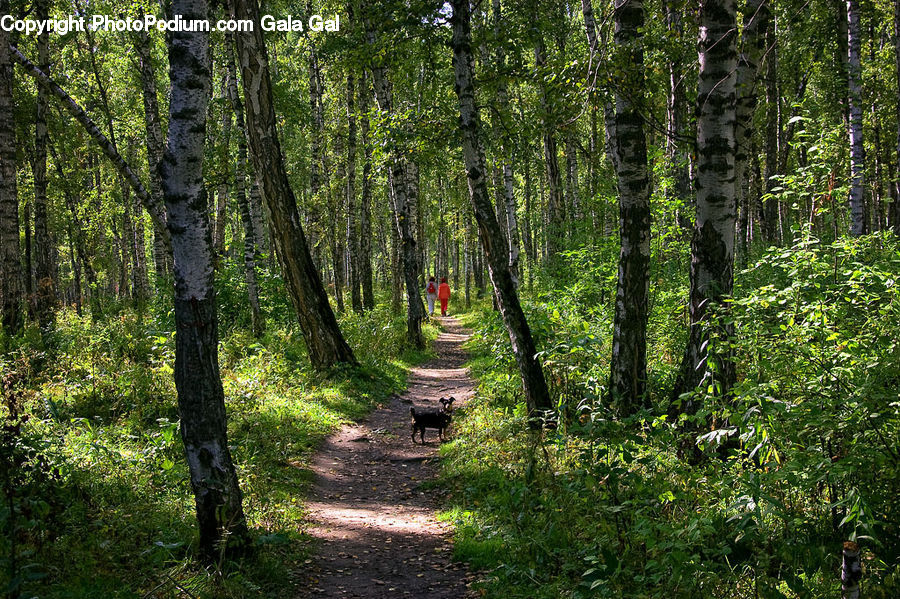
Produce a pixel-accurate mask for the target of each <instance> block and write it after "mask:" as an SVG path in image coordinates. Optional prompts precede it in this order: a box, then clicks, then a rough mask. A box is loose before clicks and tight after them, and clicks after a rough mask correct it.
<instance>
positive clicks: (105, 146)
mask: <svg viewBox="0 0 900 599" xmlns="http://www.w3.org/2000/svg"><path fill="white" fill-rule="evenodd" d="M8 47H9V51H10V52H11V54H12V58H13V60H15V61H16V62H18V63H19V64H20V65H21V66H22V69H23V70H24V71H25V73H26V74H27V75H29V76H30V77H32V78H33V79H34V80H35V81H36V82H37V83H38V84H39V85H44V86H46V87H47V89H48V91H49V92H50V93H51V94H52V95H53V96H55V97H56V98H57V99H58V100H59V101H60V102H61V103H62V105H63V108H65V109H66V112H68V113H69V114H70V115H71V116H72V118H74V119H75V120H76V121H78V123H79V124H81V126H82V127H84V129H85V131H87V133H88V135H90V136H91V138H92V139H93V140H94V142H95V143H96V144H97V145H98V146H100V150H101V151H102V152H103V155H104V156H106V157H107V158H108V159H109V161H110V163H111V164H112V167H113V169H115V171H116V173H117V174H118V175H120V176H122V177H123V178H124V180H125V182H126V183H128V184H129V185H130V186H131V189H132V191H134V193H135V194H137V196H138V198H140V200H141V204H142V205H143V206H144V208H145V209H146V210H147V213H148V214H149V215H150V218H151V219H152V220H153V225H154V226H155V227H159V229H160V231H161V235H162V236H163V241H164V243H165V244H166V245H168V246H170V245H171V237H170V233H169V229H168V228H167V227H166V221H165V207H164V206H162V205H161V204H158V203H157V202H156V200H155V199H154V198H153V197H152V196H151V195H150V193H149V192H148V191H147V188H145V187H144V184H143V183H142V182H141V179H140V177H138V175H137V173H135V172H134V170H133V169H132V168H131V166H130V165H129V164H128V163H127V162H126V161H125V159H123V158H122V156H121V155H120V154H119V152H118V151H117V150H116V149H115V147H114V146H113V144H112V143H111V142H110V140H109V139H108V138H107V137H106V136H105V135H104V134H103V133H102V132H101V131H100V129H99V128H98V127H97V124H96V123H94V121H93V120H92V119H91V117H89V116H88V115H87V113H86V112H85V111H84V108H82V107H81V105H79V104H78V102H76V101H75V100H74V99H72V97H71V96H70V95H69V94H68V93H66V91H65V90H64V89H63V88H61V87H60V86H59V85H57V84H56V82H54V81H53V80H52V79H50V77H49V76H48V75H47V74H46V73H44V72H43V71H42V70H41V69H39V68H38V67H37V66H35V65H34V63H32V62H31V61H30V60H28V58H26V57H25V55H24V54H22V52H21V51H19V50H18V49H17V48H16V47H14V46H8Z"/></svg>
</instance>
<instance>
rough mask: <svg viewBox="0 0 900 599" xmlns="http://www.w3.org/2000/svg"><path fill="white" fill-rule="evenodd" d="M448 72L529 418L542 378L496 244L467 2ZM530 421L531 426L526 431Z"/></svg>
mask: <svg viewBox="0 0 900 599" xmlns="http://www.w3.org/2000/svg"><path fill="white" fill-rule="evenodd" d="M451 4H452V6H453V17H452V24H453V40H452V43H451V45H452V48H453V70H454V73H455V76H456V95H457V97H458V98H459V112H460V130H461V133H462V136H463V155H464V156H465V161H466V176H467V177H468V181H469V197H470V199H471V202H472V208H473V210H474V211H475V219H476V221H477V223H478V231H479V235H480V237H481V240H482V245H483V246H484V250H485V255H486V257H487V260H488V269H489V273H490V276H491V282H492V283H493V285H494V290H495V292H496V297H497V300H498V303H499V305H500V313H501V315H502V316H503V321H504V323H505V324H506V329H507V331H508V332H509V339H510V342H511V344H512V350H513V354H514V355H515V357H516V363H517V364H518V366H519V373H520V374H521V376H522V384H523V387H524V390H525V403H526V406H527V407H528V411H529V415H530V416H532V417H535V416H537V415H538V414H537V411H538V410H549V409H550V408H551V407H552V402H551V400H550V393H549V390H548V389H547V383H546V381H545V380H544V372H543V370H542V369H541V363H540V361H539V360H538V358H537V348H536V347H535V344H534V340H533V339H532V337H531V329H530V328H529V327H528V322H527V321H526V320H525V314H524V312H523V311H522V307H521V305H520V304H519V297H518V295H517V294H516V288H515V285H514V284H513V279H512V276H511V275H510V272H509V265H508V252H507V251H506V246H505V245H503V244H502V239H503V234H502V231H501V230H500V225H499V224H498V222H497V218H496V216H495V214H494V210H493V207H492V206H491V200H490V196H489V195H488V190H487V183H486V181H485V160H484V150H483V149H482V146H481V139H480V134H481V132H480V128H481V125H480V122H479V117H478V110H477V108H476V106H475V87H474V73H473V67H472V52H471V34H470V28H469V0H453V1H452V3H451ZM534 424H535V421H534V420H533V421H532V425H534Z"/></svg>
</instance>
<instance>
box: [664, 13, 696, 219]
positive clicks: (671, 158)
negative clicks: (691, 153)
mask: <svg viewBox="0 0 900 599" xmlns="http://www.w3.org/2000/svg"><path fill="white" fill-rule="evenodd" d="M665 10H666V31H667V32H668V34H669V35H670V36H671V38H672V39H673V40H680V39H681V38H682V36H683V35H684V25H683V16H682V11H683V10H684V6H676V3H675V2H674V0H666V2H665ZM684 78H685V69H684V65H683V64H681V63H680V61H675V60H670V61H669V90H668V92H669V93H668V97H667V99H666V161H667V163H668V170H669V173H670V177H671V179H672V183H671V184H670V185H669V186H668V187H667V188H666V197H667V199H669V200H670V201H673V200H677V201H678V202H680V203H681V204H682V205H683V206H685V207H688V206H689V205H690V204H691V177H690V172H689V171H688V166H689V158H688V153H687V151H686V150H685V142H684V141H683V139H682V138H683V137H684V136H685V131H684V124H685V120H686V119H685V112H686V104H687V101H686V100H685V93H684ZM675 218H676V220H677V221H678V222H679V224H682V223H687V224H688V225H689V223H690V219H689V218H685V217H684V215H683V213H682V212H680V211H678V212H677V213H676V215H675Z"/></svg>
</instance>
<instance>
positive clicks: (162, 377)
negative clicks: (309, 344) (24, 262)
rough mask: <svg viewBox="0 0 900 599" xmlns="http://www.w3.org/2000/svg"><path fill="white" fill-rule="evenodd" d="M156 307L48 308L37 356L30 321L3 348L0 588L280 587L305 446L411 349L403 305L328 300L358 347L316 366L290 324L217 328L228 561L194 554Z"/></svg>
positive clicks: (217, 593) (386, 378)
mask: <svg viewBox="0 0 900 599" xmlns="http://www.w3.org/2000/svg"><path fill="white" fill-rule="evenodd" d="M226 272H227V271H226ZM239 274H240V273H237V274H236V275H235V276H239ZM228 284H229V285H230V284H232V283H231V282H230V281H229V282H228ZM226 287H227V286H226ZM226 298H227V293H226ZM228 309H229V307H228V303H227V301H226V302H225V305H224V306H223V310H226V311H227V310H228ZM168 321H169V315H168V313H167V311H166V310H161V316H160V317H159V318H156V317H153V316H141V315H139V314H135V313H134V312H133V311H130V310H125V309H123V310H121V311H119V313H118V314H116V315H115V316H111V317H109V318H106V319H105V320H104V321H102V322H92V321H91V319H90V318H89V317H87V316H85V317H78V316H77V315H75V314H74V312H73V311H71V310H64V311H61V312H60V314H59V319H58V325H57V330H56V334H55V335H56V336H55V340H54V343H55V346H54V348H53V350H52V351H53V359H52V361H47V360H44V367H43V368H41V369H38V368H35V363H36V361H37V360H40V359H41V355H42V350H39V349H38V348H39V347H40V340H39V338H38V337H36V338H35V339H34V340H33V341H32V342H30V343H29V342H28V341H27V339H23V340H19V341H18V343H19V344H20V345H19V346H18V349H17V350H16V351H14V352H9V353H7V356H8V357H7V359H6V360H5V361H4V362H3V364H2V373H3V376H4V380H6V381H10V383H9V385H8V386H7V387H8V388H5V389H4V400H5V406H4V407H3V408H2V409H0V416H2V417H3V418H4V422H5V424H4V428H3V431H2V435H3V438H2V441H3V442H2V444H0V461H2V466H3V468H2V471H3V473H4V478H3V480H2V481H0V491H2V496H0V498H2V500H3V501H2V507H0V528H2V530H3V534H2V535H0V549H2V551H0V553H2V555H3V556H4V558H3V561H2V562H0V567H2V574H0V587H3V588H7V592H9V593H18V592H21V593H22V596H33V595H38V596H41V597H48V598H53V597H98V596H102V597H136V596H151V597H152V596H159V597H162V596H172V595H173V594H177V593H178V592H179V590H178V589H179V588H183V589H186V590H187V591H189V592H190V593H192V594H193V595H194V596H197V597H244V596H250V595H254V596H259V594H264V595H265V596H267V597H281V596H292V594H293V592H294V585H295V584H296V582H295V580H294V579H293V577H292V573H293V572H294V571H296V569H297V564H299V563H301V562H302V560H303V559H304V556H305V555H306V554H307V552H308V550H309V549H308V539H307V538H306V537H305V536H304V535H303V533H302V527H301V522H302V516H303V504H302V497H303V493H304V489H305V488H306V486H307V484H308V481H309V471H308V467H307V463H308V459H309V457H310V454H311V452H312V450H313V449H314V448H315V447H316V446H317V444H318V442H319V441H320V440H321V439H322V438H324V436H325V435H327V434H328V433H330V432H331V431H333V430H334V429H335V427H337V426H339V425H340V424H341V423H343V422H346V421H348V420H351V419H356V418H360V417H362V416H363V415H365V414H366V413H367V412H368V411H369V410H370V409H371V407H372V406H374V405H376V404H377V403H379V402H381V401H383V400H384V399H386V398H387V397H388V396H390V395H391V394H392V393H395V392H397V391H399V390H400V389H401V388H402V386H403V381H404V379H405V372H406V368H405V366H406V364H408V363H411V362H416V361H418V360H421V359H422V358H423V356H422V355H421V354H416V353H413V352H409V351H406V350H404V342H403V340H404V339H405V332H404V331H405V321H404V320H403V319H402V318H396V317H393V316H391V315H390V314H389V311H388V310H387V309H386V308H385V307H383V306H381V305H379V306H378V307H377V308H376V310H375V311H373V312H370V313H369V314H368V315H367V316H366V317H360V316H356V315H345V316H344V318H343V319H342V323H341V324H342V328H343V331H344V333H345V334H346V335H347V337H348V340H349V342H350V343H351V344H352V345H354V346H355V347H367V348H371V349H372V351H366V352H360V356H361V358H362V361H363V364H362V365H361V366H360V367H359V368H357V369H349V370H346V371H336V372H332V373H330V374H316V373H314V372H313V371H312V370H311V369H310V368H309V365H308V360H307V358H306V350H305V347H304V346H303V342H302V338H301V337H300V335H299V332H298V331H297V330H296V328H295V327H294V326H292V325H287V324H280V325H270V327H269V331H268V332H267V333H266V334H265V336H264V337H263V338H262V339H259V340H256V339H253V338H252V336H250V335H249V334H248V332H247V331H246V329H245V328H234V329H229V330H228V331H227V332H226V333H225V334H224V336H223V339H222V341H221V344H220V350H219V360H220V364H221V368H222V379H223V384H224V388H225V395H226V402H227V410H228V414H229V428H228V431H229V442H230V444H231V446H232V452H233V456H234V459H235V462H236V465H237V468H238V472H239V477H240V484H241V488H242V490H243V492H244V509H245V512H246V514H247V517H248V519H249V523H250V526H251V528H252V530H253V532H254V537H255V547H254V549H253V552H252V555H251V556H250V557H248V558H245V559H243V560H242V561H240V562H228V563H220V564H218V565H217V566H216V567H214V568H211V569H198V568H197V566H196V565H195V564H194V562H193V537H194V534H195V533H194V514H193V511H194V505H193V495H192V493H191V489H190V485H189V484H188V474H187V466H186V464H185V463H184V455H183V450H182V447H181V441H180V438H179V432H178V412H177V407H176V402H175V390H174V384H173V382H172V369H171V364H172V360H173V354H174V341H173V334H172V332H171V329H170V328H169V325H168V324H167V323H168ZM241 322H242V321H241ZM276 322H277V321H276ZM426 334H427V335H428V336H429V337H434V335H435V334H436V332H435V329H434V328H433V327H426ZM26 337H27V336H26ZM7 556H8V557H7ZM10 596H17V595H15V594H12V595H10Z"/></svg>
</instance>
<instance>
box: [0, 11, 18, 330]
mask: <svg viewBox="0 0 900 599" xmlns="http://www.w3.org/2000/svg"><path fill="white" fill-rule="evenodd" d="M9 11H10V6H9V0H0V16H2V15H6V14H10V13H9ZM9 38H10V34H9V32H7V31H3V30H0V302H2V304H0V320H2V323H3V328H4V329H5V330H6V332H7V333H9V334H11V335H14V334H16V333H18V332H19V331H20V330H21V328H22V325H23V324H24V322H23V316H22V300H23V296H22V294H23V290H22V282H23V280H22V276H23V273H22V263H21V261H20V260H21V256H20V254H19V248H20V245H19V194H18V189H17V187H16V121H15V115H14V109H15V105H14V99H13V81H14V75H15V73H14V71H13V63H12V58H11V56H10V53H11V52H12V49H11V47H10V45H9Z"/></svg>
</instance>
